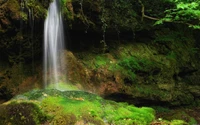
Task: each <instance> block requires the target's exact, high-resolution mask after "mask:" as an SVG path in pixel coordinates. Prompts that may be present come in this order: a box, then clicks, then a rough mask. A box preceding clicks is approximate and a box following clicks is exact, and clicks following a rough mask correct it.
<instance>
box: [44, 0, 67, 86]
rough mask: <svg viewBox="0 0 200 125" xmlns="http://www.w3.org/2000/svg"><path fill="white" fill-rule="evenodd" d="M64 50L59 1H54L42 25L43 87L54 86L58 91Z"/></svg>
mask: <svg viewBox="0 0 200 125" xmlns="http://www.w3.org/2000/svg"><path fill="white" fill-rule="evenodd" d="M63 49H64V36H63V22H62V16H61V11H60V8H59V1H58V0H54V1H53V2H52V3H51V4H50V6H49V9H48V14H47V18H46V20H45V25H44V85H45V88H46V87H47V85H48V84H54V85H55V86H54V87H55V88H56V89H58V84H59V82H60V75H59V73H61V69H62V70H63V68H64V67H63V66H62V64H63V61H62V64H61V58H60V57H61V51H62V50H63Z"/></svg>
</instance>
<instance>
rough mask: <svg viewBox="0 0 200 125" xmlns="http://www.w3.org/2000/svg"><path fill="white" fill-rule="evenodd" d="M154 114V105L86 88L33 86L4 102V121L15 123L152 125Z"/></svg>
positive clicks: (0, 114)
mask: <svg viewBox="0 0 200 125" xmlns="http://www.w3.org/2000/svg"><path fill="white" fill-rule="evenodd" d="M154 115H155V112H154V110H153V109H152V108H148V107H140V108H138V107H135V106H133V105H128V104H127V103H116V102H114V101H108V100H104V99H103V98H101V97H99V96H97V95H94V94H91V93H87V92H83V91H58V90H33V91H30V92H28V93H25V94H23V95H18V96H16V97H15V98H14V99H12V100H10V101H9V102H6V103H4V104H1V105H0V123H1V124H12V125H15V124H19V125H27V124H30V125H38V124H54V125H66V124H67V125H74V124H77V125H78V124H95V125H106V124H115V125H120V124H126V125H132V124H137V125H148V124H150V123H151V122H152V121H153V120H154V119H155V116H154Z"/></svg>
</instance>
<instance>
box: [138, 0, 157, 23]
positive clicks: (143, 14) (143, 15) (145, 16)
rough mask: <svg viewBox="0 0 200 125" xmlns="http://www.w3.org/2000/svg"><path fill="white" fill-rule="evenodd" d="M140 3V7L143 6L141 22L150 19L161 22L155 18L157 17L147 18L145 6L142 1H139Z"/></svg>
mask: <svg viewBox="0 0 200 125" xmlns="http://www.w3.org/2000/svg"><path fill="white" fill-rule="evenodd" d="M138 2H139V3H140V5H141V6H142V10H141V13H142V18H141V21H143V20H144V18H148V19H151V20H160V19H158V18H155V17H150V16H147V15H145V13H144V4H143V3H142V1H141V0H138Z"/></svg>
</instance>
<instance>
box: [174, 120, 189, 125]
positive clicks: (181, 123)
mask: <svg viewBox="0 0 200 125" xmlns="http://www.w3.org/2000/svg"><path fill="white" fill-rule="evenodd" d="M170 125H188V124H187V123H186V122H184V121H183V120H172V121H171V122H170Z"/></svg>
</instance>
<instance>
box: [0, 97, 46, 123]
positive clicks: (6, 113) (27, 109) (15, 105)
mask: <svg viewBox="0 0 200 125" xmlns="http://www.w3.org/2000/svg"><path fill="white" fill-rule="evenodd" d="M0 111H1V112H0V123H4V124H8V123H11V124H13V125H16V124H17V125H27V124H29V125H35V124H41V123H44V122H45V121H46V120H47V119H48V117H47V116H46V115H45V114H44V113H43V112H42V111H41V110H40V108H39V107H38V105H36V104H34V103H30V102H15V101H14V102H12V103H10V104H8V105H6V106H1V107H0Z"/></svg>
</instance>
